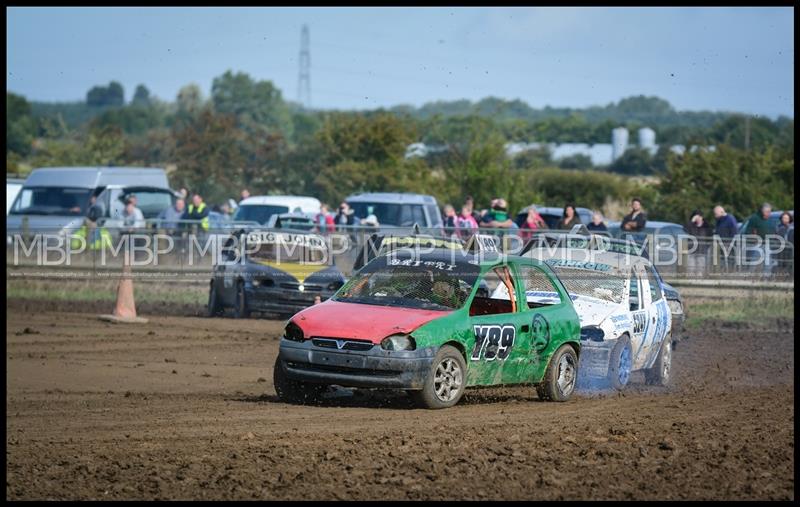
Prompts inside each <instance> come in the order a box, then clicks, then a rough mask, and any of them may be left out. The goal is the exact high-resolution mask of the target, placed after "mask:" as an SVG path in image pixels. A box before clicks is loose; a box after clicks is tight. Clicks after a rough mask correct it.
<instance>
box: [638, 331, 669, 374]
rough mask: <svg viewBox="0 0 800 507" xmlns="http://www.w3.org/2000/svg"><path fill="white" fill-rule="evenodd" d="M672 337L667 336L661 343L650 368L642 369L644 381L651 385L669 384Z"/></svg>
mask: <svg viewBox="0 0 800 507" xmlns="http://www.w3.org/2000/svg"><path fill="white" fill-rule="evenodd" d="M672 348H673V347H672V339H671V338H670V337H669V336H667V337H666V338H665V339H664V341H663V342H662V343H661V350H659V351H658V357H656V362H655V363H653V367H652V368H648V369H646V370H644V381H645V383H646V384H648V385H651V386H665V385H667V384H669V380H670V374H671V372H672Z"/></svg>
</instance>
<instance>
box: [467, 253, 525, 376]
mask: <svg viewBox="0 0 800 507" xmlns="http://www.w3.org/2000/svg"><path fill="white" fill-rule="evenodd" d="M478 284H479V287H478V291H477V293H476V294H475V296H474V297H473V299H472V301H471V302H470V308H469V329H470V330H471V332H472V336H471V340H470V341H468V345H469V348H468V350H467V360H468V363H469V366H468V368H467V385H495V384H501V383H503V382H504V381H505V380H504V379H505V378H508V377H509V376H512V377H513V376H514V374H513V372H515V371H516V370H517V369H518V368H519V364H518V363H519V362H520V360H521V359H525V358H527V353H526V351H525V349H524V346H525V344H526V343H528V342H529V341H530V340H529V339H528V334H529V333H530V323H529V322H528V317H529V316H528V315H527V314H525V313H523V312H522V311H521V310H522V309H521V308H520V304H519V303H520V292H521V291H520V290H519V287H518V280H517V277H516V274H515V272H514V270H513V268H512V267H511V266H510V265H509V264H507V263H501V264H498V265H496V266H494V267H493V268H491V269H489V270H488V271H487V272H486V273H484V275H483V277H482V278H481V280H479V282H478ZM509 289H510V290H509ZM523 303H524V300H523ZM508 365H511V366H508ZM507 368H508V370H509V372H510V373H508V374H505V373H504V371H505V370H506V369H507Z"/></svg>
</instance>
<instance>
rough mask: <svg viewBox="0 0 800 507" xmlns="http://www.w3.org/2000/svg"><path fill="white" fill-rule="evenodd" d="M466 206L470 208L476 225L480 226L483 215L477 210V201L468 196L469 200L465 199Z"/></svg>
mask: <svg viewBox="0 0 800 507" xmlns="http://www.w3.org/2000/svg"><path fill="white" fill-rule="evenodd" d="M464 206H468V207H469V213H470V215H472V218H473V219H474V220H475V224H478V223H479V222H480V221H481V214H480V213H479V212H478V211H477V210H475V200H474V199H473V198H472V196H471V195H468V196H467V198H466V199H464Z"/></svg>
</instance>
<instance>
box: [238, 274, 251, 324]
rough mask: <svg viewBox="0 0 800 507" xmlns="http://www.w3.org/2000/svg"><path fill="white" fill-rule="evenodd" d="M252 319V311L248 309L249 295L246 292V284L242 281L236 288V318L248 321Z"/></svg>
mask: <svg viewBox="0 0 800 507" xmlns="http://www.w3.org/2000/svg"><path fill="white" fill-rule="evenodd" d="M248 317H250V309H249V308H247V294H246V293H245V292H244V282H242V281H240V282H239V283H238V284H237V286H236V318H237V319H246V318H248Z"/></svg>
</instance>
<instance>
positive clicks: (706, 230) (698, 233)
mask: <svg viewBox="0 0 800 507" xmlns="http://www.w3.org/2000/svg"><path fill="white" fill-rule="evenodd" d="M686 232H688V233H689V234H691V235H692V236H694V237H696V238H707V237H709V236H711V225H710V224H709V223H708V222H706V220H705V218H704V217H703V212H702V211H700V210H699V209H696V210H694V211H692V218H690V219H689V222H687V223H686Z"/></svg>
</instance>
